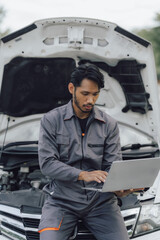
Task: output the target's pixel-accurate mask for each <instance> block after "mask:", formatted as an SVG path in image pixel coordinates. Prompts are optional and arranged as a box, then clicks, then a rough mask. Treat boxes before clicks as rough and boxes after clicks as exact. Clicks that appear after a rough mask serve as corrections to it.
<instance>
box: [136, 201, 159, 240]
mask: <svg viewBox="0 0 160 240" xmlns="http://www.w3.org/2000/svg"><path fill="white" fill-rule="evenodd" d="M158 229H160V205H159V204H157V205H156V204H155V205H154V204H148V205H143V206H142V208H141V212H140V217H139V219H138V222H137V225H136V228H135V233H134V237H135V236H138V235H142V234H146V233H148V232H152V231H155V230H158Z"/></svg>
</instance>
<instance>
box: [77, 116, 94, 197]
mask: <svg viewBox="0 0 160 240" xmlns="http://www.w3.org/2000/svg"><path fill="white" fill-rule="evenodd" d="M92 121H93V120H90V121H89V123H88V124H87V125H86V129H85V132H84V133H82V134H81V146H82V160H81V165H80V168H81V169H82V162H83V160H84V159H85V158H84V151H83V141H84V137H85V135H86V132H87V130H88V128H89V126H90V125H91V122H92ZM83 186H84V187H85V182H84V181H83ZM85 195H86V196H87V200H88V195H87V190H86V189H85Z"/></svg>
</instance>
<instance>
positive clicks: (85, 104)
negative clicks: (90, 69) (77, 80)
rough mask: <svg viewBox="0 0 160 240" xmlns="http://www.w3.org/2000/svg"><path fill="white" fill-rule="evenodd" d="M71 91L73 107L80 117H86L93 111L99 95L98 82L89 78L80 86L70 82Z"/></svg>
mask: <svg viewBox="0 0 160 240" xmlns="http://www.w3.org/2000/svg"><path fill="white" fill-rule="evenodd" d="M68 87H69V91H70V93H71V94H72V96H73V108H74V110H75V113H76V114H77V116H78V117H80V118H83V117H84V118H85V117H87V116H88V115H89V113H90V112H91V110H92V108H93V106H94V104H95V102H96V100H97V98H98V96H99V92H100V90H99V88H98V84H97V83H96V82H94V81H92V80H89V79H87V78H85V79H83V80H82V82H81V85H80V86H79V87H74V85H73V84H72V83H69V86H68Z"/></svg>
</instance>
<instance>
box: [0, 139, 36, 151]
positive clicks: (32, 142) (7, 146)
mask: <svg viewBox="0 0 160 240" xmlns="http://www.w3.org/2000/svg"><path fill="white" fill-rule="evenodd" d="M33 144H36V145H37V144H38V141H22V142H12V143H8V144H6V145H5V146H4V147H3V151H4V150H5V149H7V148H10V147H14V146H26V145H33Z"/></svg>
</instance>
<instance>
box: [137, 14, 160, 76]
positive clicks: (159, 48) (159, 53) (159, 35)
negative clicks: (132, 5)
mask: <svg viewBox="0 0 160 240" xmlns="http://www.w3.org/2000/svg"><path fill="white" fill-rule="evenodd" d="M155 21H156V22H157V27H154V28H148V29H142V30H139V31H136V34H137V35H139V36H140V37H142V38H144V39H146V40H148V41H149V42H151V44H152V46H153V51H154V56H155V62H156V70H157V77H158V80H160V13H157V14H156V17H155Z"/></svg>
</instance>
